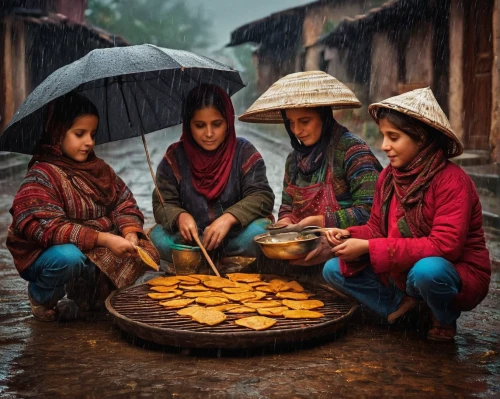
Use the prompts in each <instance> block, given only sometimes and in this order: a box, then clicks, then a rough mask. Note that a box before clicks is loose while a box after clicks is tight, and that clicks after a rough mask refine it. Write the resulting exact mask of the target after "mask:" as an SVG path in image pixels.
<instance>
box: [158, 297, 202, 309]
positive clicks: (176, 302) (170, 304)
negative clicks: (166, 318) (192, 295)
mask: <svg viewBox="0 0 500 399" xmlns="http://www.w3.org/2000/svg"><path fill="white" fill-rule="evenodd" d="M193 302H194V299H172V300H170V301H163V302H160V305H161V306H165V307H166V308H170V309H175V308H183V307H185V306H187V305H189V304H191V303H193Z"/></svg>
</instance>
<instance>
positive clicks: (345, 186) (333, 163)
mask: <svg viewBox="0 0 500 399" xmlns="http://www.w3.org/2000/svg"><path fill="white" fill-rule="evenodd" d="M326 151H327V154H326V156H327V157H328V161H329V166H330V167H331V168H333V171H332V172H333V173H332V176H333V189H334V192H335V197H336V199H337V201H338V203H339V205H340V207H341V208H342V209H340V210H339V211H337V212H327V213H326V214H325V215H324V216H325V227H338V228H341V229H345V228H346V227H349V226H357V225H362V224H365V223H366V222H367V221H368V219H369V217H370V210H371V206H372V204H373V195H374V193H375V184H376V182H377V178H378V175H379V173H380V171H381V170H382V166H381V165H380V163H379V161H378V160H377V158H376V157H375V155H373V153H372V152H371V150H370V148H369V147H368V145H367V144H366V143H365V142H364V141H363V140H362V139H360V138H359V137H358V136H355V135H354V134H352V133H349V132H346V133H344V134H343V135H342V136H341V137H340V139H339V140H338V143H337V144H336V145H335V137H334V136H332V140H331V141H330V144H329V146H328V148H327V150H326ZM322 172H323V168H320V169H319V170H318V171H317V172H315V173H313V174H311V175H309V176H304V175H302V174H301V173H300V172H299V171H298V170H297V165H296V164H295V161H294V151H292V152H291V153H290V154H289V155H288V158H287V160H286V164H285V178H284V179H283V193H282V202H281V206H280V210H279V214H278V219H283V218H285V217H287V216H289V215H290V214H291V213H292V204H293V198H292V197H291V196H290V195H288V194H287V192H286V188H287V187H288V185H289V184H294V185H296V186H299V187H307V186H309V185H311V184H313V183H316V182H318V181H320V180H321V177H320V176H319V174H320V173H322ZM291 176H296V178H295V181H294V182H291ZM310 216H314V215H310Z"/></svg>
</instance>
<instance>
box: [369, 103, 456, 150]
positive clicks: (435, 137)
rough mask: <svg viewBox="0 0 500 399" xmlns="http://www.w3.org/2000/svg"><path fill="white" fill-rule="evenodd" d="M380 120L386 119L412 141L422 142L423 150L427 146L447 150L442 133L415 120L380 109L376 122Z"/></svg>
mask: <svg viewBox="0 0 500 399" xmlns="http://www.w3.org/2000/svg"><path fill="white" fill-rule="evenodd" d="M380 119H387V121H389V123H390V124H391V125H393V126H395V127H396V128H398V129H399V130H402V131H403V132H405V133H406V134H407V135H408V136H410V138H411V139H412V140H413V141H415V142H422V143H423V148H424V147H427V146H428V145H435V146H437V147H439V148H442V149H443V150H446V148H447V145H448V138H447V137H446V136H445V135H444V134H443V133H441V132H440V131H439V130H437V129H434V128H433V127H432V126H429V125H428V124H426V123H424V122H422V121H419V120H418V119H416V118H413V117H411V116H408V115H405V114H403V113H402V112H398V111H395V110H393V109H389V108H380V109H379V110H378V112H377V120H380Z"/></svg>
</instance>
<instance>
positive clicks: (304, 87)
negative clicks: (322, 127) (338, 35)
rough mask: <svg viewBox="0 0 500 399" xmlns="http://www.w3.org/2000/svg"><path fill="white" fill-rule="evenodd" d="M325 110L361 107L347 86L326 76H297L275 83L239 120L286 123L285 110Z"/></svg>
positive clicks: (292, 75) (284, 78)
mask: <svg viewBox="0 0 500 399" xmlns="http://www.w3.org/2000/svg"><path fill="white" fill-rule="evenodd" d="M324 106H331V107H332V109H345V108H359V107H361V103H360V102H359V100H358V99H357V98H356V96H355V95H354V93H353V92H352V91H351V90H349V88H348V87H347V86H346V85H344V84H343V83H341V82H339V81H338V80H337V79H335V78H334V77H333V76H331V75H328V74H327V73H325V72H322V71H309V72H297V73H292V74H290V75H286V76H285V77H283V78H281V79H280V80H278V81H276V82H274V83H273V85H272V86H271V87H270V88H269V89H267V91H266V92H265V93H264V94H262V95H261V96H260V97H259V98H258V99H257V100H256V101H255V102H254V103H253V104H252V106H251V107H250V108H248V109H247V110H246V111H245V112H244V113H243V114H242V115H241V116H240V117H239V118H238V119H239V120H240V121H243V122H256V123H283V118H282V117H281V110H282V109H287V108H303V107H324Z"/></svg>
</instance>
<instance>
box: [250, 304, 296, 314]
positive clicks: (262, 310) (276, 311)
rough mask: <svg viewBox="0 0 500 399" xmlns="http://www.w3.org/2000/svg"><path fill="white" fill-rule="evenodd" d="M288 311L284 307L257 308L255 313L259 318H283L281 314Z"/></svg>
mask: <svg viewBox="0 0 500 399" xmlns="http://www.w3.org/2000/svg"><path fill="white" fill-rule="evenodd" d="M287 310H290V309H289V308H287V307H286V306H278V307H275V308H259V309H257V312H259V314H260V315H261V316H283V312H285V311H287Z"/></svg>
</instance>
